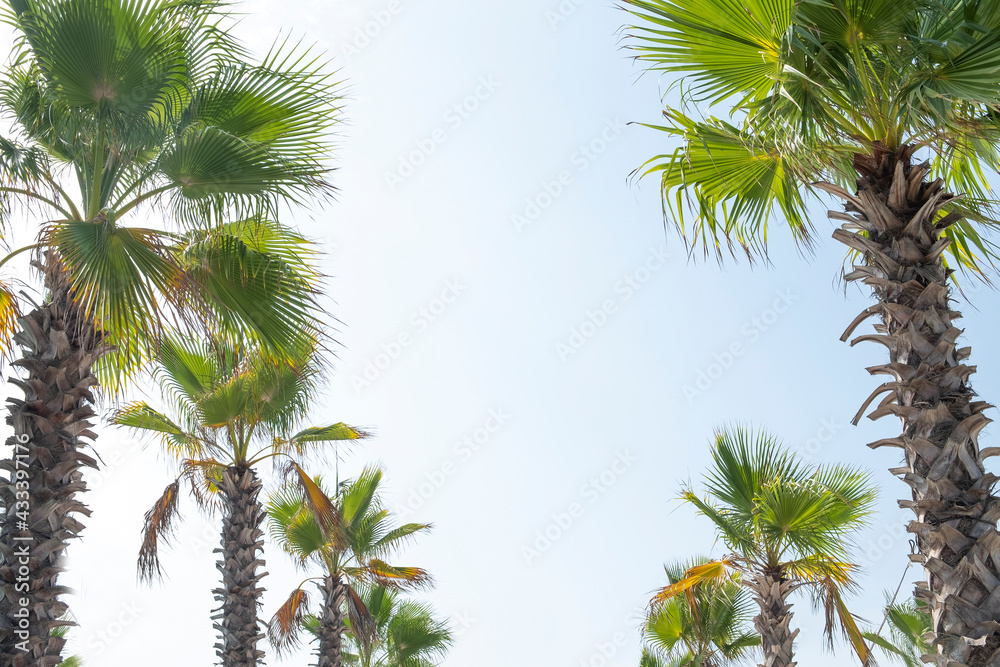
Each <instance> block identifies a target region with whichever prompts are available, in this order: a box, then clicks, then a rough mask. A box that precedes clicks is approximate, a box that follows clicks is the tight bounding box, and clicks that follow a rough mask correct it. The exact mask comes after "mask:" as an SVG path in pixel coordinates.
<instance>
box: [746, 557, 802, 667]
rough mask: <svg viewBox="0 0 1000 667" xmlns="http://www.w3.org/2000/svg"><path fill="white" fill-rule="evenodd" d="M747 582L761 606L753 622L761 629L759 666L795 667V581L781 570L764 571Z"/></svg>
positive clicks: (758, 630)
mask: <svg viewBox="0 0 1000 667" xmlns="http://www.w3.org/2000/svg"><path fill="white" fill-rule="evenodd" d="M747 586H748V587H749V588H750V590H751V592H752V593H753V598H754V600H755V601H756V602H757V606H758V607H760V613H759V614H758V615H757V617H756V618H754V621H753V624H754V627H755V628H757V632H759V633H760V641H761V653H762V655H763V660H762V661H761V663H760V667H795V664H796V663H795V662H792V657H793V656H794V643H795V637H796V636H797V635H798V634H799V631H798V630H797V629H796V630H792V629H791V623H792V612H791V608H792V605H791V604H789V603H788V596H789V594H791V592H792V591H793V590H794V589H795V588H796V585H795V584H794V583H793V582H791V581H789V580H788V579H785V578H783V577H782V576H781V572H780V571H765V572H762V573H759V574H756V575H754V576H753V577H751V578H750V580H749V582H748V583H747Z"/></svg>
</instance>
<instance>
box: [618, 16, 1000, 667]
mask: <svg viewBox="0 0 1000 667" xmlns="http://www.w3.org/2000/svg"><path fill="white" fill-rule="evenodd" d="M625 2H626V3H627V5H628V9H629V10H630V11H631V12H632V14H633V16H634V17H635V18H637V19H638V21H639V25H638V26H636V27H635V28H633V33H632V40H631V45H632V47H633V48H634V49H635V50H636V52H637V57H638V58H639V59H641V60H642V61H644V62H646V63H648V64H649V67H650V69H652V70H656V71H662V72H669V73H672V74H679V75H682V76H684V77H685V79H684V81H685V82H686V83H687V84H688V85H687V86H686V91H685V93H686V99H693V100H695V101H696V102H701V103H707V104H712V105H715V104H723V103H724V104H727V105H730V104H731V105H732V114H731V121H725V120H721V119H718V118H714V117H709V118H704V117H701V116H700V114H696V113H693V112H692V113H690V114H689V113H687V112H685V111H684V110H679V109H673V108H667V109H666V110H665V111H664V116H665V124H664V125H662V126H660V127H658V128H657V129H659V130H662V131H664V132H666V133H667V134H668V135H670V136H671V137H674V138H676V139H678V140H679V141H681V142H682V145H681V146H680V147H678V148H677V149H676V150H674V151H673V152H667V153H665V154H663V155H660V156H657V157H654V158H653V159H652V160H650V162H649V163H647V165H646V167H645V168H644V170H643V172H644V173H645V174H656V175H658V176H659V177H660V186H661V190H662V194H663V203H664V211H665V212H666V213H667V215H668V216H669V217H671V218H673V219H674V221H675V223H676V227H677V229H678V230H679V231H680V233H681V235H682V236H683V237H684V238H685V239H686V240H687V241H688V242H689V247H690V249H691V250H692V251H693V250H694V249H695V248H696V247H698V246H701V247H702V248H703V250H704V251H705V252H706V253H708V252H715V253H717V255H718V256H719V257H720V258H721V257H722V255H723V253H724V252H725V251H726V250H727V249H728V250H735V249H737V248H740V249H742V250H743V251H745V252H746V253H747V254H748V256H750V257H751V259H752V258H755V257H760V256H763V255H764V254H765V253H766V251H767V245H766V240H767V238H768V234H769V227H770V225H771V223H772V222H776V223H779V224H780V222H781V221H782V220H784V222H785V223H787V224H788V226H789V228H790V230H791V233H792V236H793V238H794V239H795V240H796V241H797V242H798V243H799V244H801V245H803V246H806V247H808V246H810V245H811V244H812V243H813V241H814V236H813V226H812V225H811V224H810V223H809V221H808V217H807V213H808V212H807V199H808V197H809V195H812V194H819V191H825V192H827V193H832V194H833V195H835V196H836V197H838V198H840V199H842V200H844V202H846V204H845V210H844V211H831V212H830V214H829V216H830V218H832V219H834V220H837V221H838V222H840V223H842V224H841V227H840V228H839V229H836V230H835V231H834V232H833V236H834V238H835V239H837V240H838V241H840V242H842V243H844V244H846V245H847V246H848V247H849V248H850V249H851V252H852V254H853V258H854V267H853V270H851V271H850V272H848V273H847V274H846V275H845V279H846V280H847V281H860V282H862V283H864V284H865V285H867V286H868V287H869V288H870V289H871V293H872V296H873V297H874V301H875V303H874V305H872V306H871V307H869V308H867V309H866V310H865V311H864V312H862V313H861V314H860V315H859V316H858V317H857V318H855V320H854V321H853V322H852V323H851V324H850V326H849V327H848V328H847V330H846V331H845V333H844V336H843V340H845V341H846V340H847V339H848V338H849V337H850V336H851V335H852V333H853V331H854V330H855V329H856V328H857V327H858V326H859V325H860V324H861V323H862V322H863V321H865V320H866V319H868V318H870V317H874V316H878V317H879V318H880V320H881V322H880V323H879V324H877V325H875V330H876V334H872V335H862V336H859V337H857V338H855V339H854V340H853V341H852V345H853V344H854V343H857V342H860V341H872V342H877V343H880V344H882V345H884V346H885V347H886V348H887V351H888V354H889V359H888V362H889V363H887V364H885V365H879V366H875V367H872V368H870V369H868V370H869V371H870V372H871V373H873V374H878V375H887V376H889V380H888V381H887V382H886V383H885V384H883V385H881V386H880V387H879V388H878V389H876V391H875V392H874V393H873V394H872V396H871V397H869V398H868V400H866V401H865V402H864V404H863V407H862V410H861V411H859V413H858V416H857V417H855V423H857V421H858V420H859V419H860V417H861V415H862V414H863V412H864V410H865V409H866V408H867V406H868V405H869V404H870V403H871V401H872V400H873V399H874V398H875V397H876V396H878V395H880V394H883V393H886V394H888V395H887V396H885V397H884V398H883V399H882V400H881V402H880V403H879V404H878V407H877V408H876V409H875V410H874V411H873V412H872V413H871V414H870V415H869V416H870V417H871V418H872V419H878V418H880V417H883V416H887V415H894V416H896V417H899V418H900V419H901V420H902V433H901V435H900V436H899V437H892V438H886V439H883V440H879V441H878V442H874V443H871V445H869V446H870V447H883V446H890V447H899V448H901V449H902V453H903V458H904V462H903V465H902V466H900V467H898V468H893V469H891V472H892V473H893V474H894V475H898V476H900V477H901V478H902V480H903V481H904V482H905V483H906V484H907V485H908V486H909V487H910V489H911V497H910V498H907V499H905V500H904V501H903V504H904V505H905V506H906V507H909V508H911V509H912V510H913V512H914V515H915V518H914V521H913V522H911V523H910V524H909V530H910V532H912V533H914V534H915V536H916V542H917V545H918V551H919V554H920V558H921V562H922V563H923V566H924V568H925V571H926V575H927V581H926V583H922V584H921V585H919V586H918V588H917V590H916V593H915V595H916V596H917V597H918V598H919V599H920V600H921V601H922V602H924V603H926V604H927V605H928V608H929V609H930V612H931V617H932V618H933V622H934V623H933V628H934V631H935V633H936V634H937V638H936V640H935V643H936V644H937V645H938V646H939V652H940V656H939V657H936V658H935V657H929V659H932V660H934V661H937V662H938V663H939V664H941V665H945V664H948V665H981V664H1000V634H998V632H1000V624H998V623H997V622H996V619H997V618H1000V592H998V590H1000V577H997V576H996V573H997V572H1000V548H998V546H997V545H998V544H1000V535H998V533H997V526H996V524H997V519H998V518H1000V501H998V499H997V498H996V496H994V494H993V488H994V482H995V480H996V477H995V476H994V475H993V474H991V473H987V472H986V470H985V468H984V465H983V461H984V460H985V459H986V458H988V457H990V456H993V455H995V454H997V453H998V452H1000V450H998V449H996V448H989V449H983V450H980V448H979V444H978V439H977V437H978V434H979V432H980V430H981V429H982V428H983V427H984V426H985V425H986V424H987V423H988V422H989V421H990V420H989V419H988V418H987V417H985V416H984V415H983V411H984V410H985V409H986V408H987V407H988V405H987V404H986V403H985V402H982V401H976V400H974V398H975V394H974V392H973V390H972V388H971V386H970V384H969V376H970V375H971V374H972V373H973V372H974V371H975V366H970V365H968V364H967V363H966V361H967V359H968V358H969V354H970V348H968V347H963V348H958V346H957V344H956V341H957V339H958V337H959V335H960V333H961V331H960V329H959V328H957V326H956V321H957V320H958V319H959V318H960V317H961V315H960V313H958V312H957V311H955V310H953V309H952V307H951V284H950V279H951V277H952V274H953V273H954V272H955V271H956V270H958V269H962V270H964V271H967V272H971V273H973V274H979V275H981V276H983V277H985V275H984V272H985V270H986V269H987V268H990V267H991V266H993V264H994V260H995V259H996V258H997V254H996V252H995V250H996V246H995V245H994V244H993V243H992V242H991V241H990V240H989V239H988V238H987V230H989V229H991V228H993V227H994V226H995V225H996V224H997V223H998V222H1000V220H998V215H997V213H998V207H997V203H996V201H995V200H994V199H993V197H992V195H991V191H990V188H989V184H988V181H987V177H988V174H989V173H990V172H992V171H995V170H996V169H997V167H998V166H1000V152H998V151H997V141H998V139H1000V113H998V111H997V106H996V103H997V99H998V96H1000V77H998V76H997V63H998V62H1000V12H997V9H996V3H994V2H989V1H986V0H942V1H940V2H938V1H933V2H932V1H930V0H866V1H864V2H848V1H847V0H830V1H829V2H793V1H792V0H780V1H778V2H765V1H763V0H735V1H734V2H720V1H718V0H625ZM685 202H686V204H685ZM685 208H688V209H689V210H688V212H687V214H685V210H684V209H685ZM692 211H693V215H692Z"/></svg>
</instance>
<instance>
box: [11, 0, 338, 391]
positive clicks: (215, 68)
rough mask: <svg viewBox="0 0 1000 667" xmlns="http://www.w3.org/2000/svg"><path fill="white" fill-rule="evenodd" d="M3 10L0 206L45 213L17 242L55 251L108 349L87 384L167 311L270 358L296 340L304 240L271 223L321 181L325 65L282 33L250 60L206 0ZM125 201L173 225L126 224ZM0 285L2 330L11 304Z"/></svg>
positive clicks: (31, 0)
mask: <svg viewBox="0 0 1000 667" xmlns="http://www.w3.org/2000/svg"><path fill="white" fill-rule="evenodd" d="M6 4H7V7H6V8H5V10H4V11H3V18H4V20H5V21H6V22H7V23H9V24H10V25H12V26H13V27H14V28H15V30H16V31H17V34H18V38H17V41H16V46H15V50H14V53H13V54H12V58H11V61H10V64H9V66H8V67H7V69H6V71H5V72H4V76H3V77H0V110H2V111H3V112H4V113H5V114H6V115H7V116H8V118H9V119H11V120H12V121H13V126H14V129H15V132H16V136H15V137H12V138H4V139H2V141H0V193H2V194H3V197H4V203H5V204H8V205H6V206H4V207H3V210H4V213H6V212H7V211H8V210H9V209H10V206H9V203H10V202H11V201H12V200H17V201H24V202H26V203H28V204H33V205H34V206H35V207H37V208H38V209H40V210H41V211H42V212H44V213H45V214H46V215H47V219H48V220H50V222H48V223H46V224H45V225H44V227H43V228H42V229H41V230H40V233H39V236H38V239H37V241H36V243H35V244H34V245H33V246H28V247H27V248H26V249H29V248H30V249H35V250H36V251H37V252H39V253H43V251H46V250H55V251H57V252H58V258H59V259H58V264H59V266H58V267H52V266H49V267H47V269H48V270H58V271H61V272H63V273H65V274H66V275H67V276H69V277H70V279H71V282H72V284H73V286H74V288H73V297H74V299H75V301H76V303H77V304H78V306H79V307H81V309H82V310H83V311H84V313H85V314H86V315H87V316H88V317H90V318H91V319H92V320H93V321H94V322H95V325H96V326H99V327H101V328H102V330H104V331H105V333H106V335H107V336H108V337H110V341H109V342H112V343H113V344H114V345H115V346H116V347H117V354H115V355H112V357H111V358H110V360H109V361H108V364H109V365H110V366H111V368H112V370H111V371H109V372H107V374H106V377H103V378H102V381H103V380H111V379H118V378H120V375H121V373H123V372H125V371H127V370H129V369H131V368H132V367H134V366H135V365H136V364H137V363H139V362H140V361H143V360H144V359H145V357H146V356H147V354H148V353H150V352H151V351H152V350H153V349H155V345H154V344H153V343H154V342H155V339H156V337H157V335H158V333H159V332H160V330H161V327H162V325H163V324H164V322H165V321H168V320H169V321H171V322H173V323H180V324H184V325H188V326H191V327H193V328H196V329H199V330H201V331H211V332H213V333H216V334H219V332H220V331H230V332H232V331H235V332H237V333H239V334H240V335H242V336H243V337H248V338H251V339H255V340H257V341H259V342H260V343H261V344H263V345H264V346H266V347H268V348H269V349H270V350H271V351H272V352H274V353H277V352H279V351H284V350H286V349H288V348H291V347H295V346H296V345H299V344H301V343H302V341H303V340H304V339H305V338H308V336H309V335H312V333H313V332H314V331H315V327H316V320H317V317H318V312H319V311H318V310H317V308H316V305H315V303H314V292H315V288H316V281H317V278H318V276H317V274H316V272H315V270H314V269H312V268H311V266H312V263H313V262H312V259H311V258H310V255H311V252H310V251H309V249H308V244H307V243H306V240H305V239H303V238H302V237H300V236H298V235H297V234H294V233H292V232H290V231H289V230H287V229H285V228H283V227H282V226H281V225H279V224H277V222H276V220H277V214H278V207H279V204H281V203H282V202H289V203H302V202H304V201H307V200H309V199H312V198H316V197H320V198H322V197H326V196H327V195H329V194H330V192H331V187H330V185H329V183H328V182H327V181H326V173H327V172H328V171H329V169H328V167H327V166H326V165H325V164H324V161H325V160H327V159H328V157H329V155H330V151H331V143H330V137H329V129H330V127H331V126H332V125H333V123H334V122H335V121H336V118H337V115H338V107H337V104H336V100H337V97H336V94H335V92H334V85H335V84H334V82H332V81H331V80H330V76H329V74H326V73H324V72H323V69H324V67H325V66H324V64H323V63H321V62H319V61H318V60H317V59H316V58H315V57H314V56H313V55H311V53H310V52H309V50H308V49H304V48H302V47H301V46H300V45H298V44H292V43H288V42H287V41H286V42H281V43H278V44H276V46H275V47H274V48H273V50H272V51H271V52H270V53H269V54H268V55H267V56H266V57H265V58H264V59H263V60H262V61H261V62H259V63H255V62H253V59H252V58H251V57H250V56H249V55H248V54H247V53H246V51H245V50H244V49H243V48H242V47H241V46H240V45H239V43H237V42H236V41H235V40H234V39H233V38H231V37H230V36H228V34H227V28H228V27H229V23H230V22H231V21H229V19H228V18H227V17H226V15H225V13H224V12H225V7H226V5H227V4H228V3H225V2H221V0H200V1H194V0H182V1H181V2H176V1H174V0H139V1H136V2H132V1H126V0H8V2H7V3H6ZM66 181H69V182H66ZM70 183H72V187H71V186H70ZM139 212H142V213H143V217H144V218H145V217H147V216H148V215H149V214H150V213H157V214H161V213H162V214H164V215H165V216H166V218H167V220H168V221H170V222H171V225H172V227H173V228H172V229H171V230H163V229H151V228H149V227H148V225H146V224H140V225H138V226H135V225H128V224H126V223H127V222H129V221H130V219H131V218H134V217H135V215H136V214H137V213H139ZM0 291H2V292H3V294H4V295H5V296H4V298H3V299H0V324H3V323H7V326H4V327H0V334H4V336H5V337H6V338H9V333H10V332H9V329H10V326H9V322H10V321H11V314H12V313H13V312H14V311H15V310H16V303H12V304H11V305H7V304H6V301H5V299H6V300H7V301H13V298H12V297H11V295H12V294H13V290H12V289H11V288H10V285H9V284H6V283H5V286H4V289H3V290H0ZM4 308H6V310H3V309H4ZM106 370H107V369H106Z"/></svg>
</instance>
